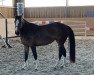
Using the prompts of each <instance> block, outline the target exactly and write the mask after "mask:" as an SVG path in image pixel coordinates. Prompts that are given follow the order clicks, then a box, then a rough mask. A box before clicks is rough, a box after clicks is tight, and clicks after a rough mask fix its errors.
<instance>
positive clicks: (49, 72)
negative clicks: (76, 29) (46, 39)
mask: <svg viewBox="0 0 94 75" xmlns="http://www.w3.org/2000/svg"><path fill="white" fill-rule="evenodd" d="M3 44H4V43H3V42H2V41H0V46H2V45H3ZM10 45H11V46H12V48H2V47H1V48H0V75H94V39H92V38H89V39H76V63H74V64H73V63H70V62H69V49H68V43H67V42H66V43H65V47H66V50H67V58H66V65H65V67H64V68H61V67H59V68H57V69H56V70H55V69H54V68H53V66H54V65H55V61H56V60H57V59H58V46H57V43H56V42H53V43H52V44H49V45H47V46H40V47H37V53H38V60H39V66H38V71H36V70H34V58H33V55H32V51H31V50H30V52H29V58H28V62H29V65H28V66H27V67H26V69H25V70H22V69H21V67H22V65H23V62H24V50H23V45H22V44H21V43H20V41H19V38H16V39H10ZM62 61H63V60H61V61H60V64H62Z"/></svg>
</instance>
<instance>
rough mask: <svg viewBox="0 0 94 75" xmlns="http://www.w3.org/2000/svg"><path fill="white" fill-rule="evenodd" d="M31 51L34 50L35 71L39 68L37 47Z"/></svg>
mask: <svg viewBox="0 0 94 75" xmlns="http://www.w3.org/2000/svg"><path fill="white" fill-rule="evenodd" d="M31 50H32V53H33V56H34V59H35V69H36V70H37V69H38V68H37V67H38V60H37V52H36V47H35V46H32V47H31Z"/></svg>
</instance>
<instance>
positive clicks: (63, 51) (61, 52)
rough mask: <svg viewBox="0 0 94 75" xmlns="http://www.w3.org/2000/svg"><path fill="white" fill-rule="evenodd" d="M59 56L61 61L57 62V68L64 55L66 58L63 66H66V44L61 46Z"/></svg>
mask: <svg viewBox="0 0 94 75" xmlns="http://www.w3.org/2000/svg"><path fill="white" fill-rule="evenodd" d="M58 55H59V59H58V61H57V62H56V65H55V66H58V64H59V61H60V60H61V57H62V55H63V56H64V57H63V65H64V64H65V62H66V60H65V58H66V50H65V47H64V44H59V54H58Z"/></svg>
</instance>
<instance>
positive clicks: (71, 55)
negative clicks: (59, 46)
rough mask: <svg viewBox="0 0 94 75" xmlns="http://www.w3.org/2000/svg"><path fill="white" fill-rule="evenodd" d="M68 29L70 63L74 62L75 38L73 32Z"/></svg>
mask: <svg viewBox="0 0 94 75" xmlns="http://www.w3.org/2000/svg"><path fill="white" fill-rule="evenodd" d="M68 29H69V42H70V62H72V63H74V62H75V36H74V32H73V30H72V29H71V28H70V27H68Z"/></svg>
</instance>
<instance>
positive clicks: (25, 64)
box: [22, 45, 29, 69]
mask: <svg viewBox="0 0 94 75" xmlns="http://www.w3.org/2000/svg"><path fill="white" fill-rule="evenodd" d="M28 53H29V46H26V45H24V58H25V63H24V65H23V67H22V69H25V67H26V66H27V65H28V62H27V59H28Z"/></svg>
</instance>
